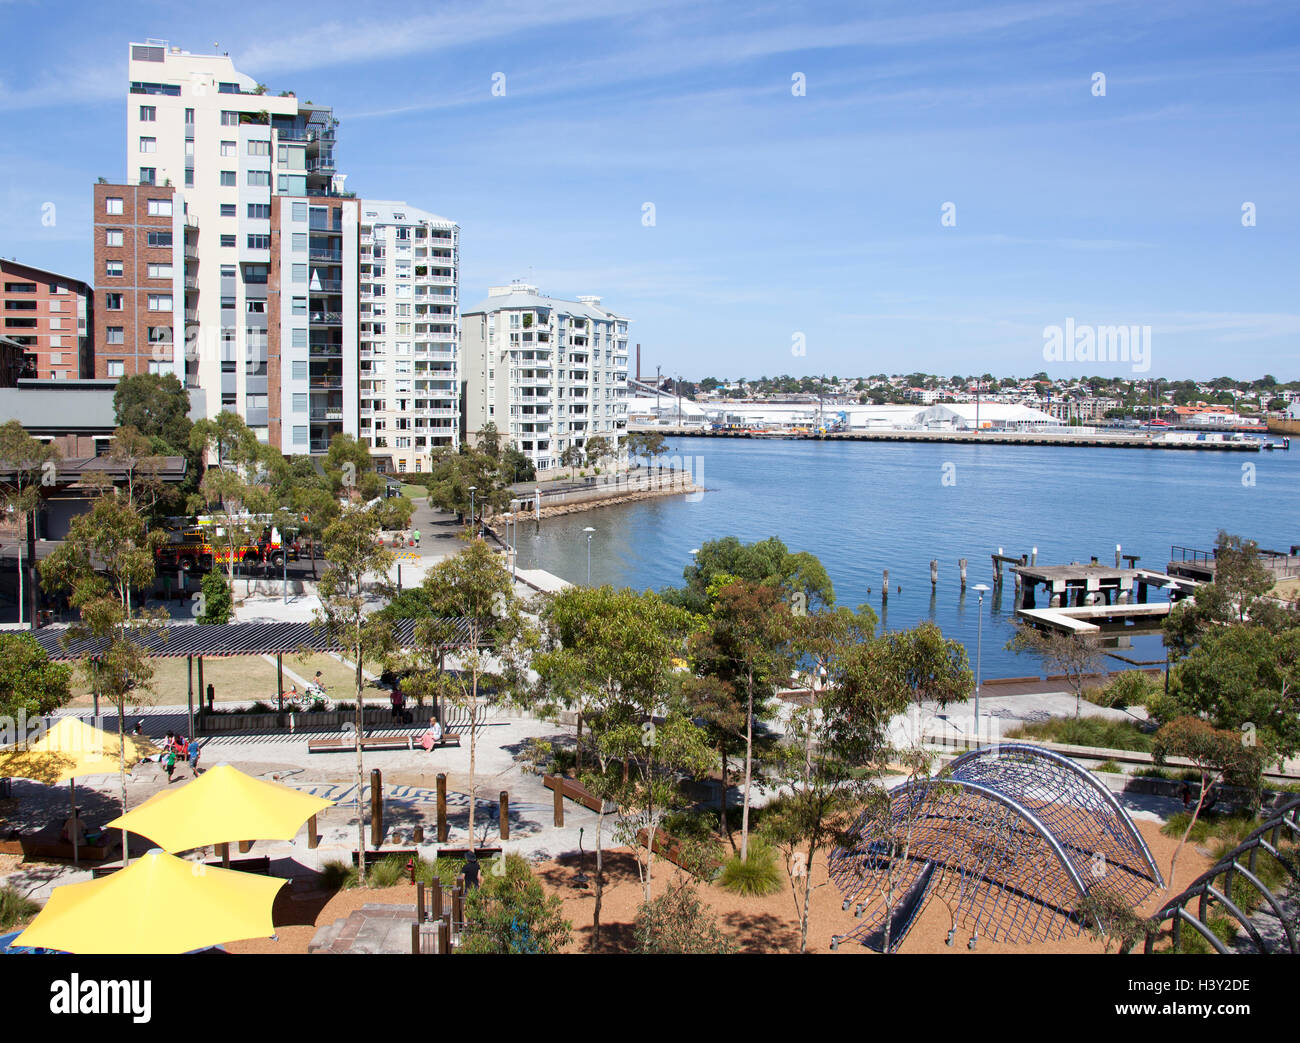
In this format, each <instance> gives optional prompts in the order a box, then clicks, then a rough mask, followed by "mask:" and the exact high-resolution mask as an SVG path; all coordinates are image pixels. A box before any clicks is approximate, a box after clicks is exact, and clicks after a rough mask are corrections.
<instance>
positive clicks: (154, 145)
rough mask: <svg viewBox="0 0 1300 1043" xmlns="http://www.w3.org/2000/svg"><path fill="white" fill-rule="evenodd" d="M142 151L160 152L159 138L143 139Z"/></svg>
mask: <svg viewBox="0 0 1300 1043" xmlns="http://www.w3.org/2000/svg"><path fill="white" fill-rule="evenodd" d="M140 151H141V152H157V151H158V139H157V138H141V139H140Z"/></svg>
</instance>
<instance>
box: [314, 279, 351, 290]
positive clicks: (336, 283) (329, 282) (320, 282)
mask: <svg viewBox="0 0 1300 1043" xmlns="http://www.w3.org/2000/svg"><path fill="white" fill-rule="evenodd" d="M307 292H308V293H342V292H343V280H342V279H317V280H316V283H315V285H314V286H312V287H311V288H310V289H308V291H307Z"/></svg>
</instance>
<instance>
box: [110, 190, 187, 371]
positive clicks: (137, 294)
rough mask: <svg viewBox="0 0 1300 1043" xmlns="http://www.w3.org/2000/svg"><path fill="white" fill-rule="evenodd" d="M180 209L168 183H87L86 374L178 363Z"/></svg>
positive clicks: (182, 297)
mask: <svg viewBox="0 0 1300 1043" xmlns="http://www.w3.org/2000/svg"><path fill="white" fill-rule="evenodd" d="M181 210H183V204H181V203H180V202H179V201H178V200H177V199H176V198H175V190H174V189H173V188H172V187H171V186H170V185H120V184H119V185H114V184H97V185H95V186H94V255H95V262H94V263H95V267H94V271H95V280H96V282H98V283H99V291H98V295H97V296H98V300H97V301H96V302H95V308H94V333H95V340H94V343H95V353H94V367H95V372H94V374H93V376H95V377H98V378H105V377H122V376H128V377H129V376H134V375H135V374H137V373H172V372H176V371H177V370H176V359H175V345H176V342H177V341H181V342H183V340H184V336H183V332H181V333H179V334H178V331H183V330H184V317H183V309H184V307H185V304H184V302H185V255H184V246H185V225H184V215H183V213H181V212H180V211H181ZM178 313H179V314H178ZM90 375H92V374H87V376H90Z"/></svg>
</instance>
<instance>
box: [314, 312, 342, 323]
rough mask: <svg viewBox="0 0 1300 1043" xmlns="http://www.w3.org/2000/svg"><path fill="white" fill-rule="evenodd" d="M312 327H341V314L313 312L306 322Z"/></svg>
mask: <svg viewBox="0 0 1300 1043" xmlns="http://www.w3.org/2000/svg"><path fill="white" fill-rule="evenodd" d="M308 321H309V322H310V323H311V325H313V326H342V325H343V313H342V312H337V311H314V312H312V313H311V317H310V318H309V320H308Z"/></svg>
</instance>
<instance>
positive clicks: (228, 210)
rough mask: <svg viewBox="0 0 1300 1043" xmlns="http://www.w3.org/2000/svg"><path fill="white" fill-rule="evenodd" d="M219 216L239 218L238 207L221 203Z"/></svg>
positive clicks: (233, 204)
mask: <svg viewBox="0 0 1300 1043" xmlns="http://www.w3.org/2000/svg"><path fill="white" fill-rule="evenodd" d="M221 216H222V217H238V216H239V207H238V206H237V205H236V204H235V203H222V204H221Z"/></svg>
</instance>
